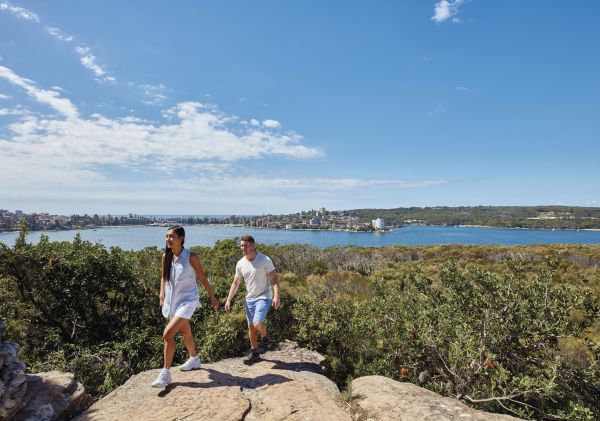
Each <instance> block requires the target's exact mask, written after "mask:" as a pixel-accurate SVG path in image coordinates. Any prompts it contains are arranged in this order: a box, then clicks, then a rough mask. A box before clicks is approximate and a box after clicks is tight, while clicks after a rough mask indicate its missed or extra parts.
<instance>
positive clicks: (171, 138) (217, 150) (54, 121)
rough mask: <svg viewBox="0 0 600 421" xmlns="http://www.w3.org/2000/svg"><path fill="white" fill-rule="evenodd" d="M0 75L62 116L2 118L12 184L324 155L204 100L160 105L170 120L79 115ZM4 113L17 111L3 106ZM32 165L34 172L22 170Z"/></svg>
mask: <svg viewBox="0 0 600 421" xmlns="http://www.w3.org/2000/svg"><path fill="white" fill-rule="evenodd" d="M0 78H4V79H6V80H8V81H9V82H11V83H12V84H13V85H15V86H18V87H20V88H22V89H24V90H25V91H26V92H27V93H28V94H29V95H30V96H31V97H32V98H33V99H34V100H36V101H37V102H39V103H42V104H47V105H50V107H52V109H54V110H55V111H58V112H60V113H61V114H62V115H63V116H65V117H67V118H64V117H63V118H57V117H52V116H50V117H48V116H43V115H39V114H33V113H30V114H28V115H25V114H23V115H24V116H23V117H22V118H21V119H18V120H16V121H13V122H12V123H10V124H8V125H6V128H7V129H8V135H5V137H4V138H2V137H0V150H2V156H1V157H0V175H2V177H7V178H5V180H6V179H8V178H10V179H13V178H14V179H13V180H12V182H14V183H16V184H17V185H18V184H20V183H22V182H23V180H24V178H23V177H25V179H29V180H30V181H31V182H33V181H34V180H37V181H38V182H43V181H44V180H46V181H47V180H50V179H51V180H53V181H54V180H57V179H66V180H68V179H70V177H77V179H78V180H82V179H87V180H100V179H104V178H105V176H106V174H108V172H107V171H106V169H105V168H104V167H105V166H112V167H114V168H120V169H121V170H123V171H130V170H144V171H151V172H156V173H162V174H170V173H176V172H178V171H179V170H181V169H194V170H200V171H208V172H211V173H215V172H222V171H224V170H226V169H227V168H229V167H230V166H231V165H232V163H234V162H237V161H241V160H250V159H261V158H265V157H269V156H280V157H286V158H293V159H305V158H312V157H316V156H319V155H321V154H322V152H321V151H320V150H319V149H316V148H313V147H308V146H305V145H303V144H302V143H301V142H302V140H303V139H302V137H301V136H300V135H298V134H295V133H290V132H286V133H285V134H275V133H273V132H271V131H269V130H264V129H261V128H260V127H249V126H245V127H244V126H243V125H241V124H240V123H239V122H238V120H237V118H236V117H235V116H230V115H226V114H224V113H222V112H220V111H219V110H218V109H217V107H216V106H214V105H210V104H201V103H195V102H184V103H180V104H177V105H176V106H175V107H172V108H171V109H169V110H166V111H165V113H166V114H167V115H170V116H171V117H172V121H170V122H168V123H155V122H150V121H147V120H143V119H140V118H137V117H135V116H131V115H129V116H124V117H121V118H108V117H105V116H103V115H101V114H93V115H91V116H90V117H88V118H83V117H81V116H79V115H78V112H77V109H76V107H75V106H74V105H73V104H72V103H71V102H70V101H69V100H68V99H67V98H63V97H61V96H60V93H59V92H57V91H54V90H44V89H40V88H38V87H36V86H35V84H34V82H33V81H31V80H28V79H25V78H23V77H20V76H18V75H16V74H15V73H14V72H12V71H11V70H10V69H8V68H6V67H2V66H0ZM3 113H4V114H6V115H8V114H10V115H17V114H16V112H14V111H9V110H8V109H7V110H6V111H4V112H3ZM19 168H20V169H19ZM30 168H35V169H36V171H35V172H33V171H28V169H30ZM24 172H26V173H27V174H26V175H24V174H23V173H24ZM57 174H63V176H60V177H59V176H58V175H57ZM48 177H51V178H48Z"/></svg>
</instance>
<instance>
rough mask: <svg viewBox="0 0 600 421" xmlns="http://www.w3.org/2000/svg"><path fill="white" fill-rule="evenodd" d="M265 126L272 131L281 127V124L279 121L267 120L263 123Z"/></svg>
mask: <svg viewBox="0 0 600 421" xmlns="http://www.w3.org/2000/svg"><path fill="white" fill-rule="evenodd" d="M263 126H265V127H268V128H270V129H276V128H278V127H280V126H281V123H279V121H277V120H265V121H263Z"/></svg>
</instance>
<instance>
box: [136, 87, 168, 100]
mask: <svg viewBox="0 0 600 421" xmlns="http://www.w3.org/2000/svg"><path fill="white" fill-rule="evenodd" d="M137 87H138V88H139V89H141V90H142V91H143V93H144V96H145V97H146V99H145V100H143V101H142V102H143V103H144V104H148V105H161V104H162V103H163V102H164V100H166V99H167V95H166V93H167V91H168V89H167V87H166V86H165V85H163V84H162V83H159V84H158V85H151V84H140V85H137Z"/></svg>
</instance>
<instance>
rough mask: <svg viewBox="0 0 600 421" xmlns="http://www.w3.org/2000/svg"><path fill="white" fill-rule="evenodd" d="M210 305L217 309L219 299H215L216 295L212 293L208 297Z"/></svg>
mask: <svg viewBox="0 0 600 421" xmlns="http://www.w3.org/2000/svg"><path fill="white" fill-rule="evenodd" d="M210 305H211V306H212V308H213V309H215V310H218V309H219V301H218V300H217V297H215V296H214V295H213V296H212V297H210Z"/></svg>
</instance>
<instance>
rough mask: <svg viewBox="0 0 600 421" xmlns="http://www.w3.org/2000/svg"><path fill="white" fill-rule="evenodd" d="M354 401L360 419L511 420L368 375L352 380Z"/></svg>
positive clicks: (408, 385)
mask: <svg viewBox="0 0 600 421" xmlns="http://www.w3.org/2000/svg"><path fill="white" fill-rule="evenodd" d="M352 397H353V402H354V403H355V404H356V405H358V410H357V411H356V412H357V415H358V417H357V418H359V419H368V420H373V421H375V420H377V421H379V420H381V421H384V420H390V421H391V420H394V421H414V420H428V421H451V420H471V421H510V420H513V421H514V420H518V418H514V417H511V416H509V415H500V414H491V413H489V412H482V411H477V410H475V409H472V408H470V407H468V406H467V405H465V404H463V403H462V402H459V401H457V400H455V399H452V398H444V397H442V396H440V395H438V394H436V393H434V392H431V391H429V390H427V389H423V388H421V387H419V386H416V385H414V384H412V383H400V382H397V381H395V380H392V379H388V378H387V377H382V376H366V377H360V378H358V379H356V380H354V381H353V382H352Z"/></svg>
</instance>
